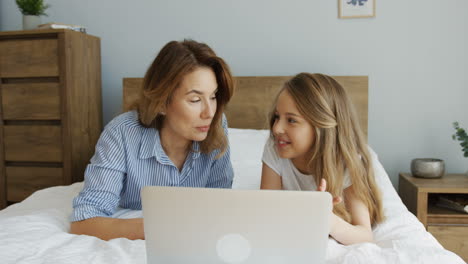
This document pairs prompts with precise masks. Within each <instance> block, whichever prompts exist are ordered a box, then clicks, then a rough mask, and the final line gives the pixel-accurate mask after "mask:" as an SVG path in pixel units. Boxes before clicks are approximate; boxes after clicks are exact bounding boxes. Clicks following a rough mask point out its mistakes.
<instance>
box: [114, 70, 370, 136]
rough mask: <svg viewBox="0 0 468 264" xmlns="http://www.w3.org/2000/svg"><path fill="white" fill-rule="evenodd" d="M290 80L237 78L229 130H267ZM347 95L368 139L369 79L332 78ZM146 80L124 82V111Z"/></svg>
mask: <svg viewBox="0 0 468 264" xmlns="http://www.w3.org/2000/svg"><path fill="white" fill-rule="evenodd" d="M289 78H291V77H290V76H261V77H258V76H254V77H234V79H235V81H236V90H235V92H234V96H233V98H232V99H231V101H230V102H229V105H228V106H227V109H226V112H225V114H226V117H227V120H228V123H229V127H232V128H250V129H267V128H268V114H269V111H270V110H271V106H272V104H273V100H274V99H275V96H276V94H277V93H278V91H279V89H281V87H282V86H283V84H284V83H285V82H286V80H288V79H289ZM333 78H335V80H337V81H338V82H339V83H340V84H341V85H342V86H343V87H344V88H345V89H346V91H347V92H348V94H349V95H350V97H351V100H352V101H353V103H354V106H355V108H356V111H357V115H358V118H359V121H360V123H361V127H362V129H363V132H364V133H365V135H366V136H367V110H368V107H367V102H368V77H367V76H333ZM142 81H143V78H124V79H123V108H124V110H125V111H126V110H128V109H129V107H130V105H131V104H132V103H134V102H135V101H136V100H137V98H138V96H139V93H138V91H139V89H140V87H141V85H142Z"/></svg>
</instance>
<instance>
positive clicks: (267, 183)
mask: <svg viewBox="0 0 468 264" xmlns="http://www.w3.org/2000/svg"><path fill="white" fill-rule="evenodd" d="M260 189H268V190H281V189H283V184H282V182H281V176H279V175H278V173H276V172H275V171H274V170H272V169H271V168H270V167H268V165H266V164H265V163H264V162H263V166H262V183H261V185H260Z"/></svg>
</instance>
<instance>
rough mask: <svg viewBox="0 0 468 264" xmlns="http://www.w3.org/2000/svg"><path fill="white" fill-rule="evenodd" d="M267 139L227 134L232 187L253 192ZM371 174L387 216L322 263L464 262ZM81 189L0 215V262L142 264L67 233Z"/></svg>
mask: <svg viewBox="0 0 468 264" xmlns="http://www.w3.org/2000/svg"><path fill="white" fill-rule="evenodd" d="M267 135H268V132H267V131H254V130H238V129H230V143H231V153H232V163H233V166H234V171H235V175H236V177H235V179H234V184H233V188H239V189H241V188H242V189H257V188H258V186H259V183H260V171H261V154H262V150H263V143H264V142H265V139H266V137H267ZM374 155H375V154H374ZM375 171H376V177H377V181H378V185H379V187H380V188H381V189H382V192H383V196H384V199H383V200H384V208H385V214H386V217H387V219H386V221H385V222H384V223H382V224H380V225H378V226H377V227H376V228H375V229H374V239H375V243H363V244H357V245H352V246H343V245H341V244H338V243H337V242H336V241H334V240H333V239H329V242H328V250H327V258H326V259H327V263H437V264H439V263H443V264H449V263H453V264H457V263H465V262H464V261H463V260H462V259H461V258H460V257H458V256H457V255H455V254H454V253H452V252H450V251H447V250H445V249H444V248H443V247H442V246H441V245H440V244H439V243H438V242H437V241H436V240H435V239H434V237H433V236H432V235H431V234H430V233H428V232H426V231H425V229H424V227H423V226H422V224H421V223H420V222H419V221H418V220H417V219H416V217H415V216H414V215H412V214H411V213H410V212H408V210H407V209H406V207H405V206H404V205H403V203H402V202H401V200H400V198H399V197H398V195H397V193H396V191H395V190H394V188H393V186H392V185H391V183H390V180H389V179H388V176H387V174H386V173H385V170H384V169H383V167H382V166H381V165H380V163H378V164H375ZM82 186H83V183H75V184H72V185H70V186H60V187H52V188H48V189H44V190H41V191H37V192H35V193H34V194H32V195H31V196H30V197H28V198H27V199H26V200H24V201H23V202H21V203H18V204H15V205H12V206H10V207H8V208H6V209H4V210H2V211H0V263H28V264H31V263H146V251H145V250H146V249H145V243H144V241H142V240H136V241H131V240H128V239H123V238H120V239H113V240H111V241H103V240H100V239H97V238H95V237H91V236H83V235H82V236H77V235H71V234H68V230H69V227H70V223H69V220H68V217H69V215H70V214H71V211H72V208H71V202H72V199H73V198H74V197H75V196H76V195H77V193H78V192H79V191H80V190H81V188H82ZM114 216H115V217H120V218H132V217H141V211H132V210H127V209H120V210H118V211H117V212H116V214H115V215H114ZM311 263H313V260H311Z"/></svg>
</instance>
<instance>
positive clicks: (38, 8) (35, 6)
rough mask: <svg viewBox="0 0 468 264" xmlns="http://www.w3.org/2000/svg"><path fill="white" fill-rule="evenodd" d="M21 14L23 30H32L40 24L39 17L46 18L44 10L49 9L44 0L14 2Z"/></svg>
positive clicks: (19, 0)
mask: <svg viewBox="0 0 468 264" xmlns="http://www.w3.org/2000/svg"><path fill="white" fill-rule="evenodd" d="M16 5H18V7H19V9H20V11H21V13H22V14H23V29H34V28H36V27H37V26H38V25H40V24H41V16H47V14H46V13H45V10H46V9H47V8H49V5H48V4H44V0H16Z"/></svg>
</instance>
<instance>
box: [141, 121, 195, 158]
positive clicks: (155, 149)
mask: <svg viewBox="0 0 468 264" xmlns="http://www.w3.org/2000/svg"><path fill="white" fill-rule="evenodd" d="M191 155H192V159H197V158H198V157H200V143H199V142H197V141H194V142H193V144H192V151H191ZM139 157H140V158H141V159H148V158H151V157H155V158H156V160H158V161H159V162H161V163H163V164H171V163H172V162H171V161H170V159H169V157H168V156H167V155H166V153H165V152H164V150H163V147H162V145H161V137H160V134H159V131H158V130H157V129H155V128H146V129H145V130H144V132H143V135H142V137H141V143H140V155H139Z"/></svg>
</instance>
